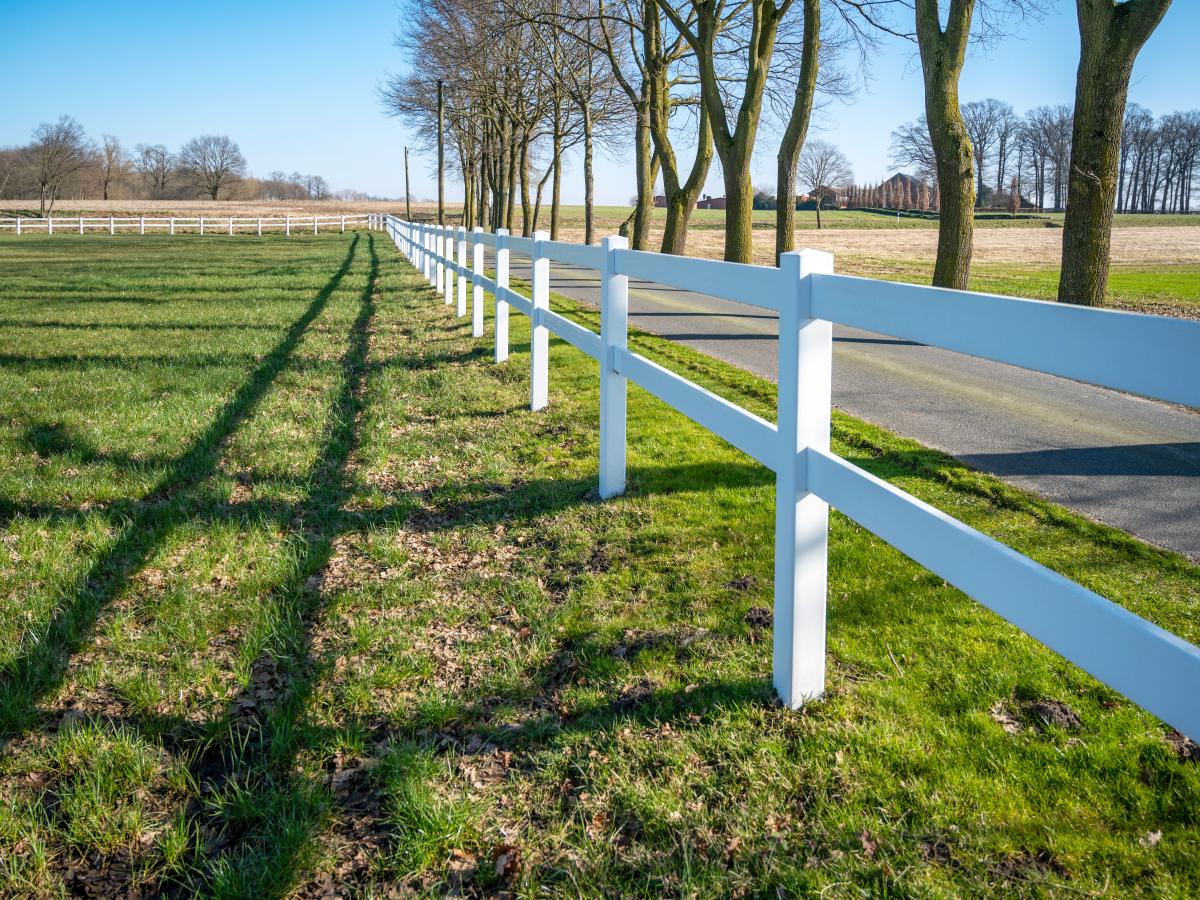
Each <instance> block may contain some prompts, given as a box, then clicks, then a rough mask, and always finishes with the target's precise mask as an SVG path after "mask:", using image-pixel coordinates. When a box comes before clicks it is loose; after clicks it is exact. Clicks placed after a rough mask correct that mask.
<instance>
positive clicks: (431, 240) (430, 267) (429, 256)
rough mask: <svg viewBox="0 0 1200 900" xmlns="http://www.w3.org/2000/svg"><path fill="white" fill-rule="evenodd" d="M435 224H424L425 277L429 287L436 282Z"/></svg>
mask: <svg viewBox="0 0 1200 900" xmlns="http://www.w3.org/2000/svg"><path fill="white" fill-rule="evenodd" d="M436 229H437V226H436V225H426V226H425V277H426V278H428V279H429V285H430V287H433V286H434V285H436V284H437V230H436Z"/></svg>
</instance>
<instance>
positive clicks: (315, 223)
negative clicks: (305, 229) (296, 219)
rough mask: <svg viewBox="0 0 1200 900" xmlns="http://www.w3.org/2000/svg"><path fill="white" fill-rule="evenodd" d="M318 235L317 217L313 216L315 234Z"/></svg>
mask: <svg viewBox="0 0 1200 900" xmlns="http://www.w3.org/2000/svg"><path fill="white" fill-rule="evenodd" d="M316 233H317V217H316V216H315V215H314V216H313V234H316Z"/></svg>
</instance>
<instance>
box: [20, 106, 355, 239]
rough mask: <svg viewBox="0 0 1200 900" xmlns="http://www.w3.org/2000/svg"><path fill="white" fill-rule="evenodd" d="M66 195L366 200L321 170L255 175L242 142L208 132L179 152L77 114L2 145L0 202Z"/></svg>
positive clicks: (44, 208) (46, 205) (42, 208)
mask: <svg viewBox="0 0 1200 900" xmlns="http://www.w3.org/2000/svg"><path fill="white" fill-rule="evenodd" d="M61 197H70V198H73V199H78V200H83V199H101V200H118V199H120V200H183V199H194V198H207V199H210V200H235V199H236V200H330V199H337V200H366V199H372V198H370V197H368V196H367V195H365V194H362V193H360V192H358V191H346V190H343V191H336V192H335V191H333V190H332V189H331V188H330V186H329V182H327V181H326V180H325V179H324V178H323V177H321V176H320V175H302V174H301V173H299V172H293V173H292V174H290V175H286V174H284V173H283V172H278V171H277V172H272V173H270V174H269V175H267V176H266V177H265V178H255V177H254V176H253V175H251V174H249V170H248V167H247V165H246V159H245V157H244V156H242V151H241V149H240V148H239V147H238V145H237V143H236V142H234V141H233V140H231V139H230V138H228V137H226V136H225V135H212V134H208V135H201V136H200V137H195V138H192V139H191V140H190V141H188V142H187V143H185V144H184V145H183V146H182V147H180V148H179V149H178V150H176V151H172V150H169V149H168V148H167V147H166V146H165V145H164V144H137V145H136V146H134V147H133V148H132V150H131V149H128V148H126V146H125V145H124V144H122V143H121V141H120V139H119V138H117V137H115V136H113V135H111V134H106V135H103V136H102V137H101V138H100V140H99V141H95V140H93V139H92V138H91V137H90V136H89V135H88V134H87V132H86V131H85V130H84V128H83V126H82V125H80V124H79V123H78V122H76V121H75V120H74V119H72V118H71V117H70V116H63V117H61V118H60V119H59V120H58V121H57V122H44V123H43V124H41V125H39V126H38V127H37V128H35V129H34V132H33V136H32V139H31V140H30V142H29V143H28V144H25V145H24V146H21V147H0V200H37V201H38V204H39V212H40V214H41V215H43V216H44V215H46V214H47V213H48V212H49V211H51V210H52V209H53V208H54V203H55V201H56V200H58V199H59V198H61Z"/></svg>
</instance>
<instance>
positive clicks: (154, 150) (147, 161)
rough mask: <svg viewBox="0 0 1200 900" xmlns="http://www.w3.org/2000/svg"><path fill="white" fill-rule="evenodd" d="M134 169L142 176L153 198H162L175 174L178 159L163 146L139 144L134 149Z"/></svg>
mask: <svg viewBox="0 0 1200 900" xmlns="http://www.w3.org/2000/svg"><path fill="white" fill-rule="evenodd" d="M133 167H134V168H135V169H136V170H137V171H138V174H140V175H141V176H142V180H143V181H144V182H145V184H146V187H147V189H148V190H149V191H150V195H151V196H152V197H162V196H163V194H165V193H166V191H167V185H168V184H169V183H170V182H171V179H172V176H173V175H174V174H175V169H176V159H175V155H174V154H173V153H171V151H170V150H168V149H167V148H166V147H164V146H163V145H162V144H138V145H137V146H136V147H135V148H134V157H133Z"/></svg>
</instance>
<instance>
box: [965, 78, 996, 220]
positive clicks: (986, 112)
mask: <svg viewBox="0 0 1200 900" xmlns="http://www.w3.org/2000/svg"><path fill="white" fill-rule="evenodd" d="M1005 106H1007V104H1005V103H1001V102H1000V101H999V100H995V99H992V98H991V97H989V98H988V99H986V100H974V101H972V102H970V103H964V104H963V107H962V118H963V124H964V125H965V126H966V128H967V135H968V136H969V137H970V138H971V149H972V151H973V153H974V155H975V204H976V205H977V206H978V205H980V204H981V203H982V201H983V196H984V176H985V174H986V172H987V167H988V163H989V162H990V161H991V158H992V153H993V152H994V151H995V145H996V143H997V141H998V138H999V135H998V132H999V129H1000V120H1001V118H1002V116H1001V113H1002V109H1003V107H1005Z"/></svg>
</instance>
